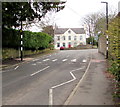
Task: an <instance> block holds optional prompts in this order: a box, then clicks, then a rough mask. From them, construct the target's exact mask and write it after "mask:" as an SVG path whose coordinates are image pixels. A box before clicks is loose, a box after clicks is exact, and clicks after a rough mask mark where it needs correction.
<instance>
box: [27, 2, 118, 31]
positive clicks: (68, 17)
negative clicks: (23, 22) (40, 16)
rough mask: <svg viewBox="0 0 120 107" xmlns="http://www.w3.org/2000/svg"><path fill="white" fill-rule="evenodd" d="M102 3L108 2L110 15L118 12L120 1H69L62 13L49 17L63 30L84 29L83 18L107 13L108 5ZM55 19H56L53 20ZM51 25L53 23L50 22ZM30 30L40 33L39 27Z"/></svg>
mask: <svg viewBox="0 0 120 107" xmlns="http://www.w3.org/2000/svg"><path fill="white" fill-rule="evenodd" d="M101 1H106V2H108V6H109V7H108V8H109V13H111V11H113V12H114V11H118V2H119V1H120V0H67V2H66V3H65V8H64V9H63V10H61V11H60V12H57V13H55V14H52V15H49V17H50V18H51V19H52V20H50V21H52V23H56V24H57V26H58V27H62V28H80V27H83V21H82V20H83V17H85V16H86V15H88V14H92V13H95V12H103V13H106V4H104V3H101ZM53 17H55V18H53ZM50 23H51V22H50ZM29 30H31V31H34V32H40V31H41V30H40V28H38V27H37V26H33V27H31V28H30V29H29Z"/></svg>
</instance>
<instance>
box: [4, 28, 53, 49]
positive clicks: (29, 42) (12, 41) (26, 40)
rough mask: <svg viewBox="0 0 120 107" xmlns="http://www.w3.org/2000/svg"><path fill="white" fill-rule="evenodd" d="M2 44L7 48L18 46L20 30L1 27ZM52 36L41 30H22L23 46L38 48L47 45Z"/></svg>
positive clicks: (46, 46)
mask: <svg viewBox="0 0 120 107" xmlns="http://www.w3.org/2000/svg"><path fill="white" fill-rule="evenodd" d="M2 35H3V38H2V39H3V42H2V46H3V47H7V48H16V49H18V47H20V32H19V31H18V30H14V29H6V28H4V29H3V32H2ZM51 41H52V37H51V36H50V35H48V34H46V33H43V32H39V33H37V32H30V31H23V46H24V48H25V49H27V50H33V51H34V50H38V49H45V48H48V47H49V43H50V42H51Z"/></svg>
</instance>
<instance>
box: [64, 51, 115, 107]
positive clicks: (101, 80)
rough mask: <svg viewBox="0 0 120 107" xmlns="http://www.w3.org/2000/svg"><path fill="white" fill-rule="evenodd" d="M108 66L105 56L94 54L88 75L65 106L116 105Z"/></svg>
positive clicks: (77, 86)
mask: <svg viewBox="0 0 120 107" xmlns="http://www.w3.org/2000/svg"><path fill="white" fill-rule="evenodd" d="M106 66H107V63H106V60H105V58H104V56H103V55H101V54H100V53H98V52H96V53H93V54H92V59H91V61H90V63H89V66H88V69H87V70H86V74H85V75H84V76H83V78H82V79H81V80H80V81H79V83H78V84H77V85H76V87H75V88H74V90H73V92H72V93H71V95H70V96H69V97H68V99H67V100H66V102H65V103H64V105H114V101H113V96H112V92H113V87H112V82H111V79H110V78H108V77H107V76H106V73H105V72H106V71H107V67H106Z"/></svg>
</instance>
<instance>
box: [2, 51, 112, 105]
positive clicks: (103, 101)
mask: <svg viewBox="0 0 120 107" xmlns="http://www.w3.org/2000/svg"><path fill="white" fill-rule="evenodd" d="M30 60H33V58H27V59H24V62H26V61H30ZM24 62H22V63H24ZM3 64H4V65H5V66H6V67H9V66H11V65H12V66H14V65H16V64H21V62H20V59H18V60H15V61H13V63H12V62H11V63H10V64H9V62H4V63H3ZM106 71H107V62H106V59H105V58H104V56H103V55H102V54H100V53H98V52H97V51H96V53H92V59H91V61H90V62H89V65H88V68H87V70H86V72H85V75H84V76H83V78H82V79H81V80H80V81H79V82H78V84H77V85H76V87H75V88H74V89H73V91H72V93H71V94H70V95H69V97H68V98H67V100H66V101H65V103H64V105H114V101H113V96H112V94H113V86H112V81H111V79H110V78H108V77H107V76H106Z"/></svg>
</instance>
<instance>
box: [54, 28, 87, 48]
mask: <svg viewBox="0 0 120 107" xmlns="http://www.w3.org/2000/svg"><path fill="white" fill-rule="evenodd" d="M78 45H86V33H85V31H84V28H57V29H55V31H54V47H55V49H60V47H61V46H63V47H65V48H70V47H76V46H78Z"/></svg>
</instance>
